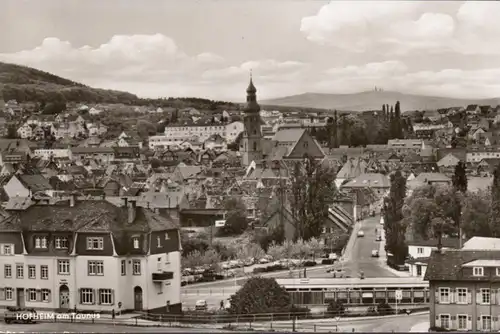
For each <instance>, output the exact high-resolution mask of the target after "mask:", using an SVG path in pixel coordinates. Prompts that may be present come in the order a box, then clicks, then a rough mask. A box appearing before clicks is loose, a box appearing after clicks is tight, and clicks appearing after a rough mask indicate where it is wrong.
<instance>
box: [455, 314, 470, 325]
mask: <svg viewBox="0 0 500 334" xmlns="http://www.w3.org/2000/svg"><path fill="white" fill-rule="evenodd" d="M467 317H468V316H467V314H459V315H458V316H457V320H458V321H457V322H458V324H457V327H458V328H457V329H467Z"/></svg>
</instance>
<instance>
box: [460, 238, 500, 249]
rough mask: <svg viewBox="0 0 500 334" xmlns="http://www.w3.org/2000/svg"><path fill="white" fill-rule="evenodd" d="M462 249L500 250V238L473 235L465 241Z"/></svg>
mask: <svg viewBox="0 0 500 334" xmlns="http://www.w3.org/2000/svg"><path fill="white" fill-rule="evenodd" d="M462 249H468V250H472V249H477V250H500V238H486V237H472V238H470V239H469V240H467V241H466V242H465V243H464V245H463V246H462Z"/></svg>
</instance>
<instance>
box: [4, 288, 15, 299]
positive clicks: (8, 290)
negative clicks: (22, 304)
mask: <svg viewBox="0 0 500 334" xmlns="http://www.w3.org/2000/svg"><path fill="white" fill-rule="evenodd" d="M13 299H14V289H12V288H5V300H13Z"/></svg>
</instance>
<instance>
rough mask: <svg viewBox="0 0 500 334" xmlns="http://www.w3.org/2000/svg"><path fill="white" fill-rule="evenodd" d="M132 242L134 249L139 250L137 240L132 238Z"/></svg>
mask: <svg viewBox="0 0 500 334" xmlns="http://www.w3.org/2000/svg"><path fill="white" fill-rule="evenodd" d="M132 241H133V245H134V249H139V238H138V237H134V238H132Z"/></svg>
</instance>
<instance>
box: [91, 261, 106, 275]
mask: <svg viewBox="0 0 500 334" xmlns="http://www.w3.org/2000/svg"><path fill="white" fill-rule="evenodd" d="M88 274H89V276H103V275H104V263H103V261H89V262H88Z"/></svg>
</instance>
